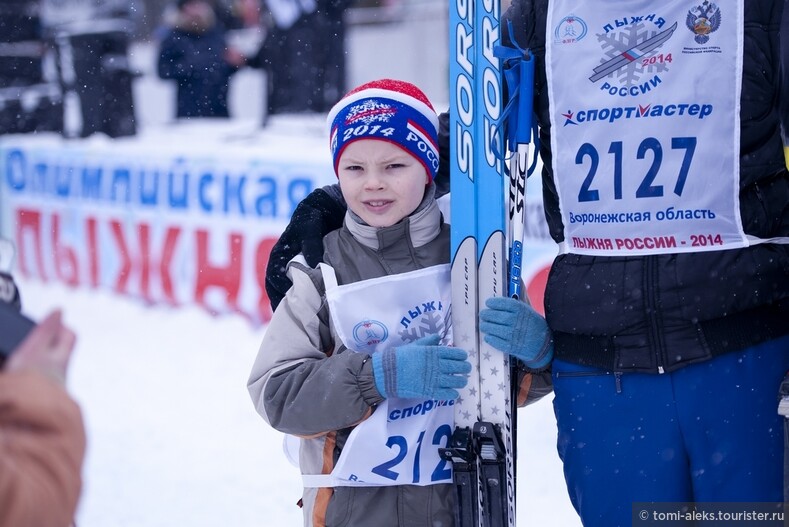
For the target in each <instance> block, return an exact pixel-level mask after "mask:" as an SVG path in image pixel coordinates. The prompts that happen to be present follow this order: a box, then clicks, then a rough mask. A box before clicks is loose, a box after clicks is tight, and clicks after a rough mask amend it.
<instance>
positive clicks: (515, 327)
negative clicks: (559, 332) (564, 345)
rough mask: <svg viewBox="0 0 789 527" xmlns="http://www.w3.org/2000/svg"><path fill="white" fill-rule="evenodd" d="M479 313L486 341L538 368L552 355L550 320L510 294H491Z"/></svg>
mask: <svg viewBox="0 0 789 527" xmlns="http://www.w3.org/2000/svg"><path fill="white" fill-rule="evenodd" d="M485 305H486V306H487V309H483V310H482V311H480V312H479V329H480V331H481V332H482V333H483V334H484V335H485V342H487V343H488V344H490V345H491V346H493V347H494V348H496V349H498V350H501V351H503V352H504V353H507V354H509V355H512V356H513V357H516V358H518V359H520V360H521V362H523V363H524V364H525V365H526V366H527V367H528V368H532V369H535V370H539V369H542V368H545V367H546V366H548V364H549V363H550V362H551V359H552V358H553V338H552V336H551V332H550V330H549V329H548V323H547V322H545V319H544V318H542V317H541V316H540V314H539V313H537V312H536V311H535V310H534V309H532V307H531V306H530V305H528V304H526V303H524V302H521V301H520V300H516V299H514V298H508V297H503V296H499V297H492V298H488V299H487V301H486V302H485Z"/></svg>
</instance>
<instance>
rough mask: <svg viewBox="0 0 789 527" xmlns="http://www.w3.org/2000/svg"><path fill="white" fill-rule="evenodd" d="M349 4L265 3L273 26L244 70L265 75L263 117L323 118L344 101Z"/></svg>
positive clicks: (344, 0)
mask: <svg viewBox="0 0 789 527" xmlns="http://www.w3.org/2000/svg"><path fill="white" fill-rule="evenodd" d="M350 4H351V0H266V1H265V6H266V8H267V10H268V14H269V15H270V20H271V24H270V27H269V28H268V32H267V35H266V39H265V41H264V42H263V44H262V46H261V47H260V49H259V51H258V53H257V55H256V56H254V57H251V58H250V60H249V63H248V65H249V66H251V67H255V68H262V69H264V70H265V71H266V84H267V88H266V89H267V94H268V95H267V114H266V117H268V116H269V115H275V114H283V113H324V112H328V111H329V109H330V108H331V107H332V106H334V104H335V103H336V102H337V101H339V100H340V98H341V97H342V96H343V95H345V80H346V79H345V21H344V12H345V10H346V9H347V8H348V7H349V6H350Z"/></svg>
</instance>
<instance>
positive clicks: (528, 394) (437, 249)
mask: <svg viewBox="0 0 789 527" xmlns="http://www.w3.org/2000/svg"><path fill="white" fill-rule="evenodd" d="M324 248H325V254H324V261H325V262H326V263H327V264H329V265H331V266H332V267H333V268H334V270H335V273H336V275H337V281H338V283H339V284H348V283H353V282H357V281H360V280H367V279H372V278H378V277H381V276H385V275H391V274H397V273H403V272H408V271H413V270H416V269H420V268H427V267H430V266H434V265H438V264H442V263H447V262H448V261H449V226H448V225H446V224H444V222H443V219H442V217H441V213H440V211H439V209H438V206H437V204H436V202H435V199H434V198H433V189H432V187H431V190H430V192H429V193H428V196H426V198H425V200H424V201H423V203H422V204H421V205H420V207H419V208H417V210H416V211H415V212H414V213H413V214H412V215H411V216H410V217H408V218H406V219H405V220H403V221H402V222H400V223H398V224H396V225H394V226H391V227H386V228H373V227H370V226H367V225H364V224H362V223H360V222H359V221H358V219H357V218H356V217H355V216H354V215H353V213H351V212H348V213H347V214H346V217H345V224H344V226H343V227H342V228H341V229H339V230H337V231H333V232H332V233H330V234H328V235H327V236H326V237H325V238H324ZM288 274H289V277H290V279H291V280H292V281H293V287H292V288H291V289H290V290H289V291H288V293H287V295H286V296H285V298H284V300H283V301H282V303H281V304H280V305H279V307H278V308H277V310H276V311H275V312H274V317H273V318H272V320H271V322H270V324H269V326H268V329H267V330H266V334H265V336H264V337H263V342H262V344H261V346H260V351H259V352H258V356H257V360H256V361H255V364H254V366H253V369H252V373H251V375H250V378H249V382H248V387H249V392H250V395H251V396H252V400H253V401H254V403H255V406H256V408H257V411H258V412H259V413H260V414H261V415H262V416H263V418H264V419H265V420H266V422H268V423H269V424H270V425H271V426H272V427H274V428H276V429H277V430H280V431H282V432H285V433H288V434H293V435H296V436H300V437H301V438H302V440H301V450H300V466H301V471H302V473H303V474H328V473H330V472H331V470H332V468H333V467H334V465H335V463H336V462H337V460H338V459H339V456H340V453H341V452H342V449H343V446H344V445H345V442H346V440H347V438H348V435H349V434H350V432H351V430H352V429H353V427H354V426H355V425H357V424H358V423H360V422H361V421H363V420H364V419H366V418H367V417H369V416H370V415H371V414H372V412H373V411H374V410H375V408H376V405H377V404H379V403H380V402H382V401H383V397H382V396H381V394H380V393H379V392H378V390H377V389H376V388H375V382H374V379H373V372H372V366H371V361H370V356H369V355H367V354H364V353H354V352H349V351H348V350H347V349H346V348H345V346H343V345H342V343H341V342H340V340H339V338H338V337H337V335H336V333H335V331H334V328H333V327H332V324H331V323H330V322H329V313H328V307H327V305H326V303H325V298H324V292H325V288H324V285H323V280H322V277H321V274H320V271H317V270H315V269H310V268H308V267H306V266H305V265H303V264H301V263H299V262H298V261H297V259H296V260H294V261H293V262H291V264H290V265H289V268H288ZM519 380H520V381H521V387H522V388H521V392H522V395H521V397H519V401H520V402H521V403H525V400H527V399H528V400H529V401H531V400H536V399H538V398H539V397H541V396H543V395H545V394H546V393H549V392H550V375H549V374H547V373H545V374H529V373H526V372H522V373H521V375H519ZM302 503H303V509H304V524H305V525H307V526H313V525H327V526H341V525H354V526H358V525H375V526H376V527H388V526H392V527H395V526H397V527H406V526H408V527H411V526H416V525H419V526H428V525H430V526H443V527H451V526H452V525H453V524H454V520H453V514H454V512H453V510H454V498H453V490H452V488H451V485H447V484H441V485H430V486H425V487H420V486H412V485H404V486H397V487H335V488H305V489H304V495H303V498H302Z"/></svg>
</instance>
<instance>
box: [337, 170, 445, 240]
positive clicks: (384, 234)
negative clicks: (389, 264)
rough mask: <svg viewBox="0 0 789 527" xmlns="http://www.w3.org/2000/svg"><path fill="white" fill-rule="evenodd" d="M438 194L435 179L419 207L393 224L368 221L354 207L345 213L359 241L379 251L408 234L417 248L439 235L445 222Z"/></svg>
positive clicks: (349, 226) (348, 224)
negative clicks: (383, 225) (372, 224)
mask: <svg viewBox="0 0 789 527" xmlns="http://www.w3.org/2000/svg"><path fill="white" fill-rule="evenodd" d="M435 195H436V186H435V183H431V184H430V186H429V187H428V188H427V190H426V191H425V197H424V198H422V203H420V204H419V206H418V207H417V208H416V210H415V211H414V212H412V213H411V215H410V216H407V217H406V218H403V219H402V220H401V221H399V222H397V223H395V224H394V225H392V226H390V227H372V226H370V225H367V224H366V223H364V221H363V220H362V219H361V218H360V217H359V216H357V215H356V214H354V213H353V212H352V211H351V209H348V211H347V212H346V213H345V226H346V228H347V229H348V230H349V231H350V232H351V234H352V235H353V237H354V238H356V240H357V241H358V242H359V243H361V244H362V245H365V246H367V247H369V248H370V249H373V250H376V251H377V250H379V249H381V248H385V247H387V246H390V245H392V244H393V243H395V242H397V241H400V240H402V239H403V238H404V237H407V238H409V239H410V242H411V245H413V246H414V247H415V248H416V247H421V246H423V245H425V244H427V243H428V242H430V241H432V240H433V239H435V237H436V236H438V234H439V233H440V232H441V224H442V223H443V222H442V221H441V210H440V209H439V208H438V202H436V199H435Z"/></svg>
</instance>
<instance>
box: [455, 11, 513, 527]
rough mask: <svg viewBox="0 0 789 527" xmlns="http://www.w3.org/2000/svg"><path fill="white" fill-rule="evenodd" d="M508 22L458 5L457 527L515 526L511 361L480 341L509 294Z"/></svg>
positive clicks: (494, 15)
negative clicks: (503, 120) (465, 368)
mask: <svg viewBox="0 0 789 527" xmlns="http://www.w3.org/2000/svg"><path fill="white" fill-rule="evenodd" d="M499 16H500V6H499V3H498V2H497V1H496V0H483V1H477V2H471V1H468V0H453V1H451V2H450V50H451V51H450V57H451V58H450V124H449V127H450V159H451V160H452V161H451V169H450V174H451V175H450V180H451V183H450V188H451V192H450V216H451V221H450V223H451V248H452V271H451V276H452V326H453V332H454V341H455V345H456V346H459V347H462V348H463V349H465V350H467V351H468V352H469V360H470V361H471V363H472V367H473V370H472V373H471V376H470V378H469V384H468V386H467V387H466V388H465V389H463V390H462V392H461V396H460V398H459V399H458V400H457V401H456V402H455V430H454V432H453V434H452V437H451V439H450V443H449V445H448V447H447V448H445V449H442V452H441V455H442V457H443V458H444V459H447V460H451V461H452V463H453V471H454V481H455V488H456V501H457V507H456V511H457V512H456V518H455V519H456V526H457V527H504V526H514V525H515V455H514V451H513V441H512V439H513V430H512V416H513V413H512V397H511V384H510V364H509V358H508V357H507V356H506V355H505V354H503V353H501V352H500V351H498V350H496V349H494V348H492V347H491V346H489V345H488V344H487V343H485V342H484V340H481V339H480V335H479V320H478V313H479V309H480V307H481V306H480V304H481V303H484V301H485V299H487V298H488V297H491V296H501V295H505V294H507V291H506V286H507V278H506V275H507V271H506V265H507V255H506V252H505V220H504V215H505V203H504V195H505V185H504V181H505V178H504V175H503V174H504V166H503V160H502V157H501V155H500V153H501V152H502V148H503V142H502V139H501V136H500V134H499V133H498V124H499V119H500V117H501V115H502V111H503V100H502V98H503V92H502V80H501V79H502V77H501V67H500V63H499V62H500V61H499V59H498V58H497V57H495V56H494V53H493V50H494V47H495V46H496V45H497V44H498V41H499V34H500V32H499ZM483 307H484V306H483Z"/></svg>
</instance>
